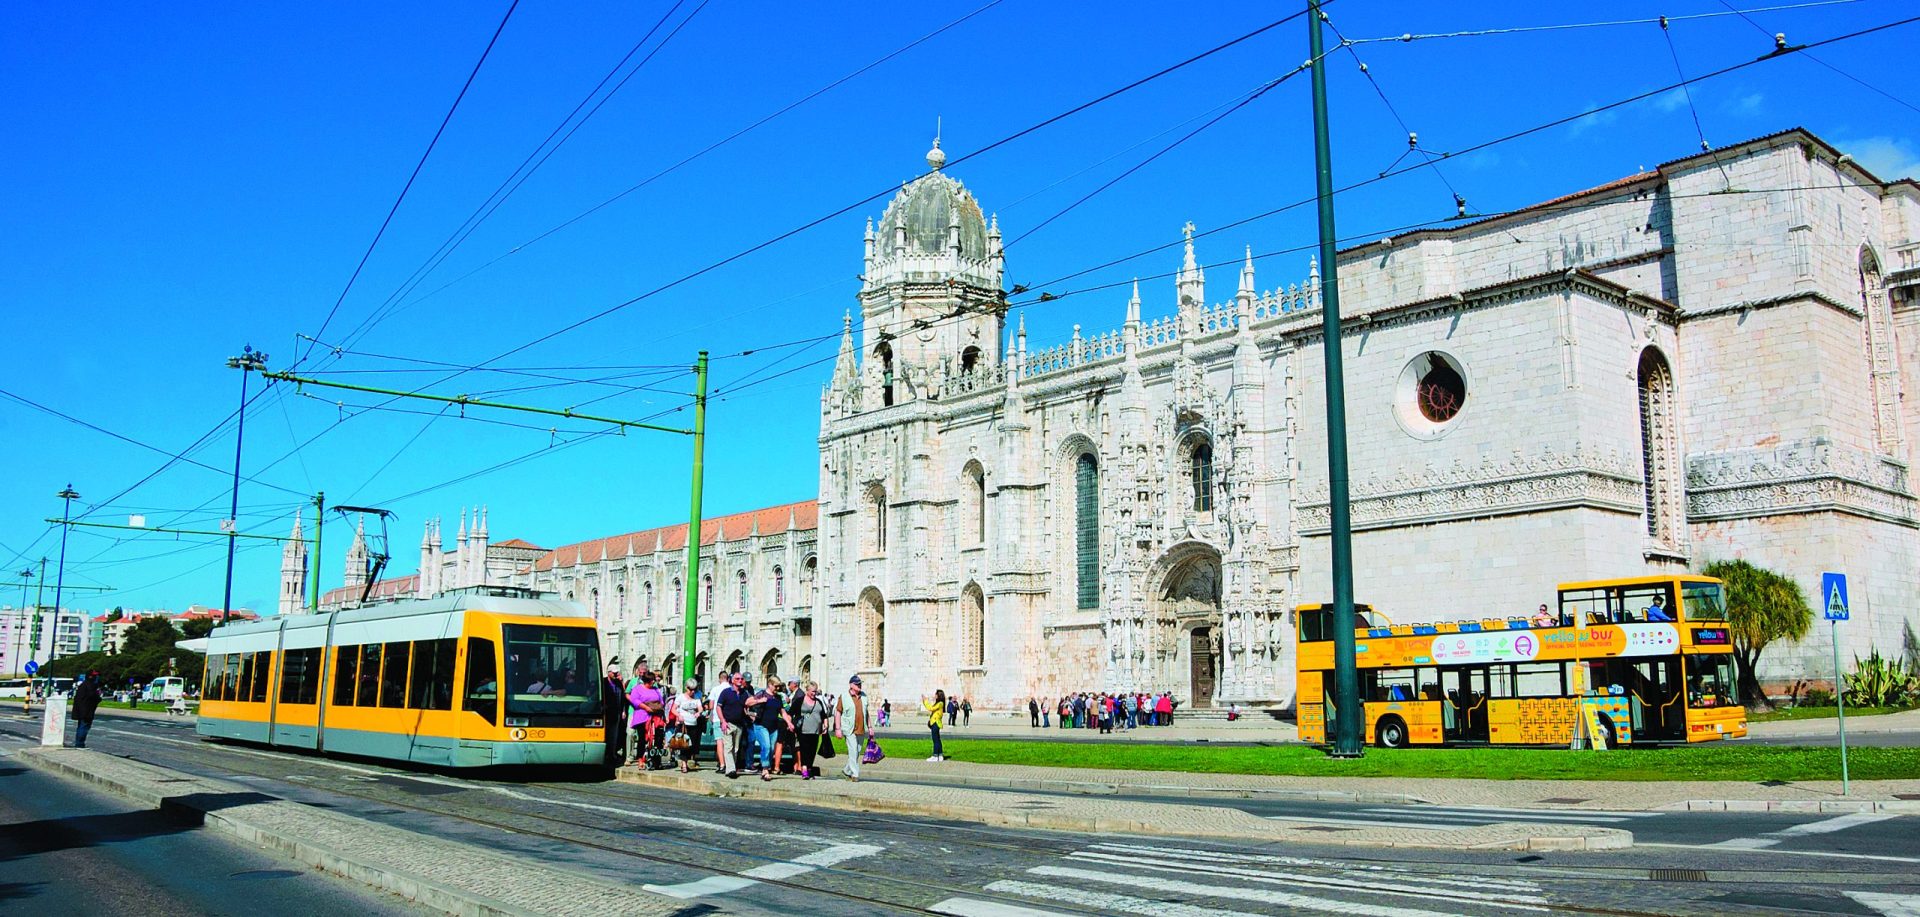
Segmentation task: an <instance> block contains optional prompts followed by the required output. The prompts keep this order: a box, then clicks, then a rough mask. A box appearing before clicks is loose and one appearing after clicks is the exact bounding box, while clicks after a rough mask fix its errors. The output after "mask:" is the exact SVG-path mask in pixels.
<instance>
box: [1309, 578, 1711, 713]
mask: <svg viewBox="0 0 1920 917" xmlns="http://www.w3.org/2000/svg"><path fill="white" fill-rule="evenodd" d="M1557 600H1558V601H1557V607H1549V609H1548V610H1547V612H1545V613H1544V614H1533V615H1517V616H1514V617H1484V618H1473V619H1467V620H1456V621H1445V622H1438V623H1433V624H1394V623H1392V622H1391V621H1390V620H1388V619H1387V618H1386V617H1385V616H1383V615H1381V614H1380V613H1379V612H1377V611H1375V610H1374V609H1372V608H1371V607H1369V606H1365V605H1360V606H1356V612H1357V619H1358V622H1359V624H1360V626H1358V627H1356V628H1355V630H1354V659H1355V662H1356V665H1357V668H1358V670H1359V675H1360V700H1361V702H1362V706H1363V707H1364V709H1363V710H1362V711H1360V712H1361V715H1362V716H1363V718H1364V722H1365V726H1366V740H1367V741H1368V742H1370V743H1377V744H1379V745H1381V746H1382V747H1387V748H1401V747H1405V746H1408V745H1452V744H1482V743H1484V744H1493V745H1565V744H1568V743H1569V742H1570V741H1571V740H1572V739H1573V737H1574V732H1575V728H1576V724H1577V723H1578V722H1579V720H1580V718H1582V717H1584V718H1585V719H1586V729H1585V732H1586V733H1589V734H1591V735H1593V736H1594V737H1596V738H1604V739H1605V740H1606V741H1607V742H1608V743H1609V744H1613V745H1627V744H1671V743H1682V742H1702V741H1710V740H1713V739H1725V738H1740V737H1743V736H1745V735H1746V734H1747V718H1746V710H1745V709H1744V708H1742V707H1741V706H1740V704H1739V702H1738V701H1737V700H1736V695H1735V683H1734V666H1733V638H1732V633H1731V632H1730V631H1729V630H1728V628H1727V621H1726V605H1725V603H1724V602H1723V601H1722V600H1721V587H1720V581H1719V580H1716V579H1712V578H1710V577H1705V576H1641V577H1633V578H1629V579H1615V580H1596V581H1593V582H1582V583H1565V584H1562V585H1561V586H1560V587H1559V588H1558V590H1557ZM1297 618H1298V624H1299V638H1300V643H1299V652H1297V653H1296V654H1295V658H1296V659H1297V666H1298V674H1299V679H1298V682H1297V684H1298V695H1297V699H1296V703H1295V712H1296V715H1297V722H1298V725H1299V731H1300V739H1301V740H1302V741H1305V742H1314V743H1319V742H1325V741H1326V740H1327V723H1328V722H1329V717H1330V715H1337V713H1338V711H1335V710H1333V709H1332V708H1333V702H1332V699H1333V696H1334V690H1333V607H1332V606H1331V605H1302V606H1300V607H1299V608H1298V609H1297Z"/></svg>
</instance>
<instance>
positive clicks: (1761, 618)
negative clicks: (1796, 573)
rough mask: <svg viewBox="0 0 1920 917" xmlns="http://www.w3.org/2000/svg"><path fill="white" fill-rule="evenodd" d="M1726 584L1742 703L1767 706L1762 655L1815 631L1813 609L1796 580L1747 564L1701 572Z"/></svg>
mask: <svg viewBox="0 0 1920 917" xmlns="http://www.w3.org/2000/svg"><path fill="white" fill-rule="evenodd" d="M1701 572H1702V573H1705V574H1706V575H1708V576H1711V577H1714V578H1716V579H1718V580H1720V581H1721V582H1722V583H1724V584H1725V588H1726V601H1727V625H1728V628H1729V629H1730V630H1732V631H1733V656H1734V660H1735V662H1736V664H1737V665H1738V667H1739V670H1740V673H1739V678H1740V702H1741V703H1743V704H1746V705H1748V706H1752V705H1754V704H1765V703H1767V698H1766V695H1765V694H1763V693H1761V691H1760V680H1759V679H1758V678H1756V677H1755V676H1754V671H1755V669H1756V668H1757V667H1758V666H1759V663H1760V652H1761V651H1762V650H1765V649H1766V648H1767V645H1768V644H1770V643H1772V642H1773V641H1775V640H1779V639H1782V638H1785V639H1789V640H1799V639H1802V638H1804V637H1805V636H1806V635H1807V629H1808V628H1810V627H1812V626H1813V607H1812V606H1810V605H1808V604H1807V596H1806V593H1804V592H1802V591H1801V590H1800V584H1799V583H1796V582H1794V581H1793V579H1792V578H1790V577H1787V576H1785V575H1782V574H1779V573H1775V572H1774V571H1772V570H1768V569H1766V568H1765V567H1756V566H1754V565H1753V564H1750V563H1747V562H1746V561H1744V560H1716V561H1714V562H1713V563H1710V564H1707V566H1706V568H1705V569H1704V570H1702V571H1701Z"/></svg>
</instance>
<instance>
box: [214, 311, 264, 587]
mask: <svg viewBox="0 0 1920 917" xmlns="http://www.w3.org/2000/svg"><path fill="white" fill-rule="evenodd" d="M227 368H228V369H237V370H239V371H240V411H239V413H238V414H237V415H235V427H234V431H233V504H232V508H231V509H229V510H228V512H227V521H226V522H224V523H221V524H222V526H224V527H225V528H226V530H227V588H226V593H225V596H224V597H223V598H222V599H221V600H220V623H222V624H225V623H227V621H228V620H230V619H231V618H232V617H233V554H234V548H235V545H236V543H237V542H238V541H239V540H240V534H239V533H240V446H241V444H242V443H243V442H244V441H245V439H246V435H247V376H248V375H249V374H250V373H252V372H253V371H254V370H256V369H266V368H267V355H266V354H264V353H262V352H260V351H257V350H254V349H253V345H252V344H248V345H246V347H245V348H243V349H242V350H241V352H240V355H239V356H237V357H228V358H227Z"/></svg>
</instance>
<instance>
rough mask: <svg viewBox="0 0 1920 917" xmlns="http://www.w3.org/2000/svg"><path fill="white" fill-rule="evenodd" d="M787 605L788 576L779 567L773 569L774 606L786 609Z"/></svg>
mask: <svg viewBox="0 0 1920 917" xmlns="http://www.w3.org/2000/svg"><path fill="white" fill-rule="evenodd" d="M786 605H787V575H786V574H785V573H784V572H782V571H781V570H780V567H779V566H778V565H775V566H774V568H773V606H774V607H775V608H785V607H786Z"/></svg>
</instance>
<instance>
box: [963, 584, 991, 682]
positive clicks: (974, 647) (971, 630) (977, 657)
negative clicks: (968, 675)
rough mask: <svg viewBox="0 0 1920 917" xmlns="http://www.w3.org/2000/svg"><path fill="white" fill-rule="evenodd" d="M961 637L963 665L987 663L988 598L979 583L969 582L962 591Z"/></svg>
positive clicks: (973, 665) (975, 665)
mask: <svg viewBox="0 0 1920 917" xmlns="http://www.w3.org/2000/svg"><path fill="white" fill-rule="evenodd" d="M960 639H961V645H960V664H961V665H965V666H972V667H976V668H977V667H980V666H984V665H986V664H987V613H986V598H985V596H984V595H982V593H981V591H980V585H979V584H978V583H968V584H967V588H965V589H963V590H961V592H960Z"/></svg>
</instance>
